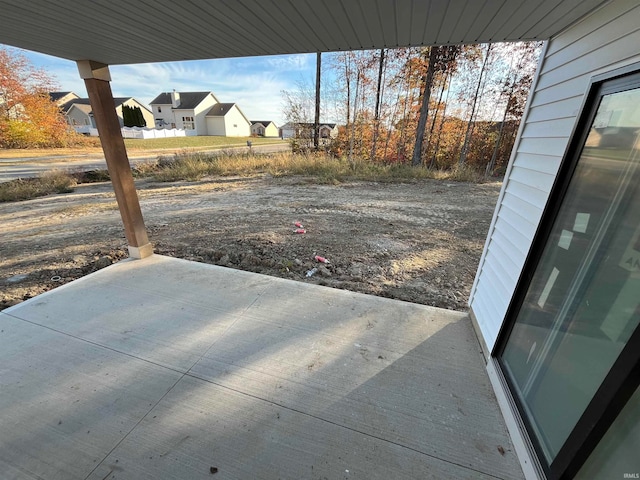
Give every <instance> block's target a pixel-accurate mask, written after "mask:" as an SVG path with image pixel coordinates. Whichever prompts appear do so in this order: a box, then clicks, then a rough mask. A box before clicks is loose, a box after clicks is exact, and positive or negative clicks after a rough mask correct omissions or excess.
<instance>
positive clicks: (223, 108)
mask: <svg viewBox="0 0 640 480" xmlns="http://www.w3.org/2000/svg"><path fill="white" fill-rule="evenodd" d="M234 105H235V103H216V104H215V105H214V106H213V107H212V108H211V110H209V111H208V112H207V115H206V116H207V117H224V116H225V115H226V114H227V113H229V110H231V109H232V108H233V106H234Z"/></svg>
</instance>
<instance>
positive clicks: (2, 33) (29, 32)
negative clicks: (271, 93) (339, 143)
mask: <svg viewBox="0 0 640 480" xmlns="http://www.w3.org/2000/svg"><path fill="white" fill-rule="evenodd" d="M603 3H606V2H603V0H209V1H204V0H189V1H186V0H181V1H175V0H174V1H170V0H83V1H77V0H76V1H71V0H58V1H52V0H0V43H4V44H7V45H13V46H16V47H21V48H25V49H28V50H33V51H37V52H42V53H47V54H49V55H54V56H56V57H62V58H67V59H70V60H95V61H98V62H102V63H106V64H128V63H144V62H165V61H174V60H196V59H204V58H221V57H244V56H254V55H274V54H284V53H303V52H316V51H322V52H326V51H337V50H357V49H371V48H382V47H402V46H409V45H415V46H418V45H434V44H440V45H444V44H456V43H484V42H499V41H514V40H534V39H540V40H543V39H547V38H549V37H551V36H552V35H554V34H556V33H558V32H560V31H561V30H563V29H564V28H566V27H567V26H568V25H570V24H572V23H573V22H575V21H576V20H578V19H580V18H581V17H582V16H584V15H585V14H587V13H588V12H590V11H591V10H593V9H594V8H596V7H598V6H599V5H601V4H603Z"/></svg>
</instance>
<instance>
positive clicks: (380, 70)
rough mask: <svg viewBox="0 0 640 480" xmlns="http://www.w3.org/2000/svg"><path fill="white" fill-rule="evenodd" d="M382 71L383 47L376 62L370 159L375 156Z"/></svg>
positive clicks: (373, 158) (378, 127)
mask: <svg viewBox="0 0 640 480" xmlns="http://www.w3.org/2000/svg"><path fill="white" fill-rule="evenodd" d="M383 72H384V48H381V49H380V57H379V64H378V83H377V85H376V109H375V112H374V115H373V139H372V140H371V160H375V158H376V142H377V140H378V131H379V130H380V99H381V98H380V97H381V94H380V91H381V88H382V73H383Z"/></svg>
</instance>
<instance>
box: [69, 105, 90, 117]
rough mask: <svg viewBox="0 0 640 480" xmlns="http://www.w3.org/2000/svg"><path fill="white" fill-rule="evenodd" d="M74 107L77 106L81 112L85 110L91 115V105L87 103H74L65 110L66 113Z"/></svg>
mask: <svg viewBox="0 0 640 480" xmlns="http://www.w3.org/2000/svg"><path fill="white" fill-rule="evenodd" d="M72 108H77V109H78V110H80V111H81V112H84V113H85V114H86V115H91V105H87V104H86V103H72V104H71V105H69V107H68V108H67V109H66V110H65V113H68V112H69V111H70V110H71V109H72Z"/></svg>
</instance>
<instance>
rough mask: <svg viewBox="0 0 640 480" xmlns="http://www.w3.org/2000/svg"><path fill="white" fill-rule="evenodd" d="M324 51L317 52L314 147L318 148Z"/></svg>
mask: <svg viewBox="0 0 640 480" xmlns="http://www.w3.org/2000/svg"><path fill="white" fill-rule="evenodd" d="M321 65H322V53H321V52H318V53H317V54H316V110H315V116H314V121H313V148H314V149H316V150H318V147H319V144H320V76H321Z"/></svg>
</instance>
